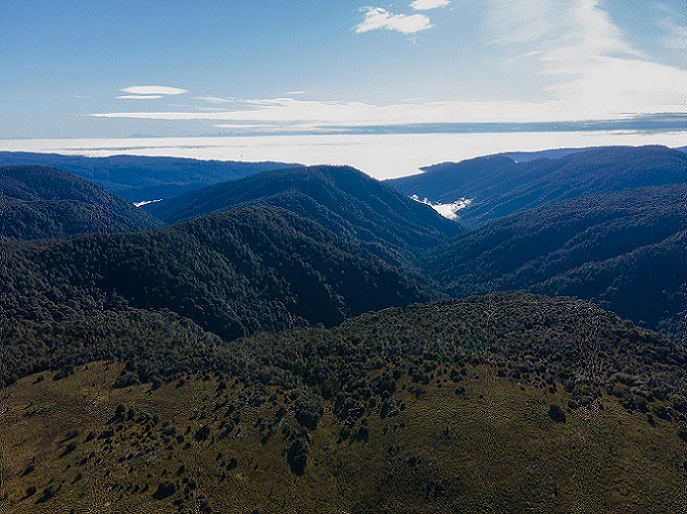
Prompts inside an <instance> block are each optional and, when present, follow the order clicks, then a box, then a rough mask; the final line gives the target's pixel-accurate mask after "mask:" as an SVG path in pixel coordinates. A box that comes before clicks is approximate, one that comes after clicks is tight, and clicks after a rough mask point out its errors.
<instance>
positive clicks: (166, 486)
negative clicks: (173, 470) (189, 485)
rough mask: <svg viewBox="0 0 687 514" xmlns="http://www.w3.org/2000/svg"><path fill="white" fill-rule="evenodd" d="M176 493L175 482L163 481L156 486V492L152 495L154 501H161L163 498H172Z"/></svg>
mask: <svg viewBox="0 0 687 514" xmlns="http://www.w3.org/2000/svg"><path fill="white" fill-rule="evenodd" d="M176 491H177V484H176V482H175V481H173V480H163V481H162V482H160V484H159V485H158V486H157V490H156V491H155V494H153V498H155V499H156V500H161V499H163V498H167V497H168V496H172V495H173V494H174V493H175V492H176Z"/></svg>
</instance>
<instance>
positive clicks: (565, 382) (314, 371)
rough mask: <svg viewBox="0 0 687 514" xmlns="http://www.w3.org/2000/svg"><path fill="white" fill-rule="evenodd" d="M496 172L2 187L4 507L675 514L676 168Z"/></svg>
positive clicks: (673, 162) (512, 167)
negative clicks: (449, 213) (445, 213)
mask: <svg viewBox="0 0 687 514" xmlns="http://www.w3.org/2000/svg"><path fill="white" fill-rule="evenodd" d="M511 157H514V158H516V160H518V162H515V161H514V160H513V159H512V158H509V157H506V156H503V155H501V156H492V157H485V158H480V159H475V160H472V161H466V162H463V163H457V164H453V163H446V164H442V165H436V166H433V167H429V168H428V171H427V172H426V173H424V174H421V175H419V176H416V177H410V178H406V179H399V180H395V181H391V182H386V183H380V182H378V181H376V180H374V179H371V178H370V177H367V176H366V175H364V174H363V173H361V172H359V171H357V170H355V169H353V168H350V167H340V166H314V167H302V166H299V167H291V168H283V169H272V170H269V171H264V172H262V173H256V174H254V175H251V176H249V177H244V178H238V179H236V180H230V181H225V182H221V183H217V184H214V185H210V186H206V187H203V184H201V183H202V182H203V180H207V179H208V177H209V176H210V173H209V172H208V173H207V174H204V173H205V172H201V171H198V169H200V168H197V169H196V171H189V173H191V175H193V174H196V178H195V179H193V180H190V181H188V182H187V183H185V184H184V186H183V187H185V188H193V190H189V191H186V192H184V193H183V194H181V195H178V196H175V197H171V198H168V199H165V200H163V201H160V202H156V203H154V204H149V205H146V206H145V207H144V208H140V209H136V208H134V207H133V206H132V205H131V204H130V203H128V202H126V201H125V200H122V199H121V198H117V197H115V196H113V195H112V194H111V193H108V192H106V191H104V190H102V189H100V188H99V187H96V186H94V185H92V184H90V183H88V182H86V181H84V180H82V179H79V178H76V177H74V176H72V175H70V174H68V173H65V172H63V171H58V170H55V169H52V168H45V167H38V166H10V167H5V168H2V169H0V178H1V179H2V180H0V191H1V192H2V194H1V195H0V197H1V198H2V202H3V204H2V206H3V211H2V221H3V227H4V229H3V230H4V231H3V233H2V234H1V235H0V283H2V284H3V288H2V290H1V291H0V338H1V343H2V346H1V347H0V350H2V354H1V356H2V359H1V360H0V381H2V384H3V385H5V386H6V387H5V389H3V394H4V398H5V405H7V407H6V415H5V416H3V417H2V418H0V428H2V429H3V430H5V432H6V433H9V434H10V436H9V437H8V439H7V443H6V445H7V446H0V452H2V454H3V456H4V460H3V461H0V472H2V476H4V477H9V478H7V479H4V481H2V482H0V510H1V509H2V508H3V507H4V506H9V508H10V512H50V511H54V510H55V509H59V508H61V507H63V506H74V505H78V506H81V507H84V508H85V507H86V506H91V507H93V508H97V507H98V506H99V505H100V502H101V501H100V499H96V497H98V498H102V499H103V501H105V500H106V501H107V502H109V503H110V505H116V506H117V508H118V509H122V510H126V509H134V510H136V509H139V510H140V509H144V510H146V511H150V512H166V511H169V510H170V509H172V508H179V509H181V510H184V511H193V509H196V510H198V511H201V512H213V511H215V512H224V511H232V510H248V511H251V509H252V510H255V509H258V508H260V509H262V508H266V509H267V510H268V511H273V510H274V511H275V512H276V511H277V510H279V509H281V510H282V511H283V510H285V511H293V512H295V511H296V510H297V509H301V510H304V511H309V510H313V509H314V508H315V506H316V505H320V506H324V507H323V508H324V510H325V511H331V512H334V511H337V510H340V509H341V508H342V506H343V508H345V509H347V510H350V511H356V512H380V511H383V510H385V509H391V510H393V511H398V512H418V511H431V510H437V511H454V512H481V511H483V507H484V506H485V505H491V506H493V507H494V508H496V509H497V510H498V511H499V512H521V511H523V510H526V509H529V508H536V509H539V510H548V511H569V510H571V509H574V508H579V506H580V505H583V508H584V509H586V510H587V511H590V512H591V511H595V512H596V511H598V512H620V511H628V510H632V509H633V508H635V507H637V508H640V510H641V511H642V512H657V513H658V512H672V511H676V509H679V508H680V507H678V506H680V505H683V504H684V502H685V501H687V496H686V495H685V492H684V488H682V487H681V486H680V485H679V484H681V483H682V481H683V480H684V478H685V476H686V475H685V471H684V470H685V464H684V463H685V462H687V451H686V450H685V446H684V444H685V443H684V441H685V440H687V383H686V377H687V368H686V366H687V364H686V361H685V344H686V343H687V340H686V339H687V338H686V335H687V326H686V325H685V320H686V319H687V240H686V239H687V154H685V153H684V152H681V151H676V150H670V149H668V148H663V147H644V148H596V149H590V150H585V151H575V152H568V151H567V150H563V151H551V152H545V153H542V154H538V155H536V156H529V157H527V156H523V155H518V154H512V155H511ZM518 157H519V158H518ZM523 157H524V158H523ZM3 158H7V156H6V155H4V154H3ZM21 158H22V159H25V158H26V159H28V158H29V157H28V156H27V155H22V156H21ZM45 158H46V159H47V158H48V157H45ZM129 159H130V160H129ZM83 162H86V161H83ZM99 162H100V161H99ZM102 162H104V161H102ZM122 162H128V163H129V164H128V165H130V166H131V169H132V170H139V171H140V173H144V172H145V166H144V165H145V164H146V163H149V162H157V161H146V160H145V159H144V160H138V158H134V157H131V158H126V159H124V161H122ZM271 165H272V163H267V164H264V166H267V167H269V166H271ZM117 166H119V164H118V165H117ZM139 166H140V167H139ZM261 166H263V165H255V166H254V167H253V168H252V169H253V170H257V169H259V168H260V167H261ZM238 168H241V167H240V166H239V167H238ZM246 169H247V168H246ZM246 169H244V171H245V170H246ZM139 171H137V172H136V173H139ZM206 171H207V170H206ZM98 173H99V174H100V176H105V175H106V174H107V173H108V171H107V169H106V168H103V169H99V171H98ZM213 173H214V172H213ZM134 175H135V174H132V177H133V176H134ZM201 176H202V177H204V178H201ZM218 176H219V175H214V178H213V179H212V180H215V179H217V178H218ZM150 177H154V178H151V180H154V181H155V182H156V184H155V186H154V187H160V188H161V189H160V191H163V190H164V189H165V188H167V187H169V188H170V189H169V190H170V191H171V190H174V188H178V187H180V183H179V177H180V175H174V174H172V175H170V176H169V177H167V179H165V176H164V174H162V173H160V172H159V168H158V167H157V164H155V166H154V169H153V170H152V171H151V175H150ZM187 178H188V176H187ZM191 178H193V177H191ZM132 180H134V179H133V178H132ZM165 180H167V182H165ZM124 182H125V181H124V180H123V179H121V180H119V181H118V182H117V183H114V182H112V183H109V184H110V187H112V188H114V189H117V188H121V187H123V186H122V184H124ZM134 182H135V180H134ZM143 183H145V180H144V181H143ZM134 185H135V184H134ZM149 185H150V184H148V185H145V187H148V186H149ZM392 186H394V187H397V188H399V190H400V191H401V192H399V190H396V189H394V187H392ZM139 192H140V191H139ZM410 194H418V195H419V196H420V197H421V198H424V197H427V198H428V199H429V200H432V201H434V202H442V203H444V202H450V201H453V200H456V199H458V198H474V202H473V204H472V205H471V206H470V207H468V208H466V209H464V210H461V211H459V212H458V214H459V220H458V221H450V220H447V219H445V218H442V217H441V216H439V215H438V214H437V213H436V212H435V211H434V210H432V209H431V208H430V207H429V206H427V205H424V204H422V203H420V202H416V201H414V200H411V199H410V198H409V197H408V196H409V195H410ZM58 206H59V208H58ZM61 206H66V207H61ZM77 206H78V207H77ZM18 212H25V213H27V214H22V215H21V217H20V216H19V214H17V213H18ZM82 212H83V213H84V214H83V215H82V214H80V213H82ZM75 213H76V214H75ZM104 213H106V214H104ZM77 214H78V215H77ZM18 220H22V221H21V222H19V221H18ZM103 220H108V221H105V222H104V221H103ZM165 224H166V225H167V226H164V227H162V226H161V225H165ZM104 225H107V228H108V230H107V231H106V230H105V229H104V228H103V226H104ZM466 227H469V230H468V229H467V228H466ZM104 232H111V233H104ZM65 236H69V237H65ZM48 237H49V238H53V239H45V238H48ZM55 238H57V239H55ZM36 239H38V240H36ZM506 290H519V292H507V293H506V292H499V291H506ZM532 293H536V294H532ZM470 295H477V296H470ZM539 295H546V296H539ZM561 295H563V296H565V298H561V297H560V296H561ZM446 296H452V297H455V298H458V299H444V300H441V301H438V302H433V303H427V302H430V301H431V300H436V299H438V298H442V297H446ZM569 296H575V297H578V298H577V299H576V298H569ZM586 300H588V301H591V302H593V303H587V301H586ZM594 304H596V305H594ZM603 309H606V310H603ZM609 311H611V312H609ZM356 316H357V317H356ZM623 318H625V319H628V320H631V321H625V320H624V319H623ZM317 325H320V326H319V327H318V326H317ZM647 328H648V329H652V330H657V331H660V332H661V333H660V334H659V333H657V332H652V331H651V330H647ZM35 373H42V374H41V375H32V374H35ZM46 377H50V378H52V379H53V380H45V378H46ZM10 384H14V385H10ZM105 393H106V394H105ZM27 405H28V406H27ZM50 405H58V406H59V408H58V409H57V410H56V411H51V410H50V409H49V406H50ZM93 406H96V407H97V408H95V410H94V408H93ZM92 410H94V413H93V414H91V413H90V411H92ZM27 413H28V414H27ZM25 414H26V415H25ZM15 426H17V427H18V426H21V427H22V428H21V430H20V431H21V432H23V433H25V434H28V435H27V437H26V438H24V439H22V438H21V437H20V434H19V432H17V430H18V429H16V428H12V427H15ZM619 426H622V427H623V429H622V434H623V436H622V437H621V436H619V435H618V427H619ZM74 431H75V432H74ZM239 434H240V435H239ZM497 448H498V449H499V450H498V451H496V449H497ZM647 448H648V449H647ZM10 449H11V450H12V451H11V454H10V451H9V450H10ZM99 459H100V460H99ZM456 462H461V463H465V465H461V466H456V464H455V463H456ZM124 463H126V464H124ZM628 463H629V464H628ZM103 465H105V466H106V467H107V468H108V469H111V471H110V473H109V475H107V476H101V475H102V474H103V472H102V469H101V468H102V466H103ZM571 470H575V473H573V474H572V475H571V472H570V471H571ZM389 476H391V477H392V478H391V479H390V478H388V477H389ZM485 477H489V478H488V480H487V479H485ZM599 477H602V478H603V479H599ZM89 491H90V492H89ZM332 491H334V492H332ZM630 491H633V492H636V495H634V494H631V492H630ZM98 495H100V496H98ZM580 502H581V503H580ZM3 503H4V505H3ZM70 508H71V507H70ZM89 508H90V507H89ZM275 509H277V510H275Z"/></svg>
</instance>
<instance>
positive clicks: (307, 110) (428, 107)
mask: <svg viewBox="0 0 687 514" xmlns="http://www.w3.org/2000/svg"><path fill="white" fill-rule="evenodd" d="M218 105H219V104H218ZM223 106H224V107H225V108H224V109H219V108H216V109H213V110H212V111H199V110H185V111H176V112H169V111H167V112H110V113H96V114H92V115H91V116H94V117H100V118H129V119H153V120H208V121H212V122H214V123H222V122H226V123H228V124H232V123H234V124H235V123H241V124H243V126H245V127H246V128H250V126H251V125H253V126H258V127H260V128H263V125H264V124H270V125H272V126H274V127H279V128H284V127H286V126H290V127H307V129H308V130H313V129H315V128H319V129H322V130H328V129H330V128H331V127H337V126H352V127H365V126H375V125H404V124H416V123H459V122H466V123H469V122H528V121H560V120H570V121H574V120H582V119H587V118H586V117H581V116H582V114H580V112H578V109H577V105H569V104H568V103H566V102H562V101H546V102H463V101H440V102H437V101H433V102H426V101H425V102H423V101H414V102H407V101H406V102H399V103H396V104H390V105H373V104H368V103H362V102H326V101H315V100H298V99H294V98H267V99H250V100H241V99H236V98H234V99H232V101H231V103H228V104H224V105H223ZM585 114H586V113H585Z"/></svg>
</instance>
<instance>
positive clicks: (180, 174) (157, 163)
mask: <svg viewBox="0 0 687 514" xmlns="http://www.w3.org/2000/svg"><path fill="white" fill-rule="evenodd" d="M10 165H31V166H46V167H53V168H59V169H61V170H64V171H68V172H69V173H72V174H74V175H77V176H79V177H81V178H84V179H86V180H89V181H91V182H93V183H94V184H96V185H99V186H101V187H103V188H104V189H107V190H108V191H110V192H112V193H114V194H116V195H118V196H121V197H122V198H125V199H127V200H129V201H130V202H144V201H151V200H158V199H160V198H167V197H170V196H174V195H178V194H181V193H183V192H184V191H190V190H192V189H197V188H200V187H204V186H207V185H210V184H214V183H216V182H222V181H225V180H235V179H237V178H241V177H246V176H248V175H252V174H254V173H261V172H263V171H267V170H273V169H283V168H289V167H294V166H298V165H296V164H287V163H277V162H257V163H252V162H233V161H213V160H198V159H184V158H180V157H147V156H135V155H113V156H110V157H83V156H80V155H60V154H42V153H32V152H0V166H10Z"/></svg>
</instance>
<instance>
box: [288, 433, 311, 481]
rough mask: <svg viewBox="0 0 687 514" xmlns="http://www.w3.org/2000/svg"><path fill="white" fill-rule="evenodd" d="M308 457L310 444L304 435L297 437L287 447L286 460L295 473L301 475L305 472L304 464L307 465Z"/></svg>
mask: <svg viewBox="0 0 687 514" xmlns="http://www.w3.org/2000/svg"><path fill="white" fill-rule="evenodd" d="M309 459H310V444H309V443H308V440H307V439H306V438H305V437H297V438H296V439H295V441H294V442H293V443H291V446H290V447H289V451H288V455H287V460H288V462H289V466H290V467H291V471H292V472H293V473H294V474H296V475H302V474H303V473H304V472H305V466H307V465H308V460H309Z"/></svg>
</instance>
